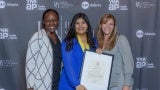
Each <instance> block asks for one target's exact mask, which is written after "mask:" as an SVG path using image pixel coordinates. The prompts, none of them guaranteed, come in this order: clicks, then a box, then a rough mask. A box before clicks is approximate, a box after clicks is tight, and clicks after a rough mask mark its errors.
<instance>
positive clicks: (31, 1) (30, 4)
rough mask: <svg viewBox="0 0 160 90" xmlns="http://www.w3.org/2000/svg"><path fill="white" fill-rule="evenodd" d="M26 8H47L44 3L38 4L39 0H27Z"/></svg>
mask: <svg viewBox="0 0 160 90" xmlns="http://www.w3.org/2000/svg"><path fill="white" fill-rule="evenodd" d="M26 2H27V4H26V10H46V7H45V6H44V5H38V2H37V0H26Z"/></svg>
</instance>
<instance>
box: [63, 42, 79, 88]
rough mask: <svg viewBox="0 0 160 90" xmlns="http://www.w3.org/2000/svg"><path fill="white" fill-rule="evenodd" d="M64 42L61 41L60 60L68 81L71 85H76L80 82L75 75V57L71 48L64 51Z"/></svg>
mask: <svg viewBox="0 0 160 90" xmlns="http://www.w3.org/2000/svg"><path fill="white" fill-rule="evenodd" d="M65 47H66V44H65V42H63V43H62V60H63V64H64V71H65V74H66V76H67V80H68V82H69V83H70V84H71V85H72V86H73V87H76V86H78V85H79V84H80V81H79V79H78V77H77V75H76V71H75V68H76V67H75V66H76V64H75V62H74V61H75V59H74V56H73V50H70V51H66V49H65Z"/></svg>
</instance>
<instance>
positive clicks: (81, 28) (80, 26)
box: [75, 18, 88, 34]
mask: <svg viewBox="0 0 160 90" xmlns="http://www.w3.org/2000/svg"><path fill="white" fill-rule="evenodd" d="M75 29H76V33H77V34H85V33H86V32H87V29H88V25H87V23H86V21H85V20H84V19H83V18H79V19H77V21H76V23H75Z"/></svg>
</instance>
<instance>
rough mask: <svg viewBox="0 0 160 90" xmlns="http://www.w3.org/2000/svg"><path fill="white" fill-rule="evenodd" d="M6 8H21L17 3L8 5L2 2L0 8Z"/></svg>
mask: <svg viewBox="0 0 160 90" xmlns="http://www.w3.org/2000/svg"><path fill="white" fill-rule="evenodd" d="M6 6H9V7H15V6H19V4H17V3H6V2H5V1H3V0H1V1H0V8H5V7H6Z"/></svg>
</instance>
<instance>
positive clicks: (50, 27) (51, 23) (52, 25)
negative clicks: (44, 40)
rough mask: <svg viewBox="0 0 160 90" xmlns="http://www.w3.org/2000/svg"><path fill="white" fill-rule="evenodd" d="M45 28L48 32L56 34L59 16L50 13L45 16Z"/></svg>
mask: <svg viewBox="0 0 160 90" xmlns="http://www.w3.org/2000/svg"><path fill="white" fill-rule="evenodd" d="M43 24H44V28H45V30H46V31H47V32H54V31H55V30H56V29H57V27H58V16H57V14H56V13H54V12H48V13H46V14H45V16H44V21H43Z"/></svg>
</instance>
